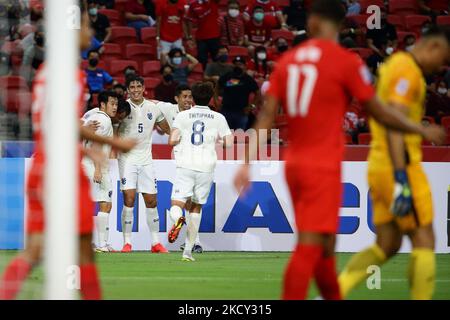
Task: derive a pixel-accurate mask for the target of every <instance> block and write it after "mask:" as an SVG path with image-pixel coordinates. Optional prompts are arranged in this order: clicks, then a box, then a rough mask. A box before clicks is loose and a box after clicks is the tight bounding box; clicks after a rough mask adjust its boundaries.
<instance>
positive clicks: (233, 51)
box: [228, 46, 249, 59]
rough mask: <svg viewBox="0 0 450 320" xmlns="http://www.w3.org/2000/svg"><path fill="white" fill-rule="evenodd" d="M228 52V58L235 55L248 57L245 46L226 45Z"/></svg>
mask: <svg viewBox="0 0 450 320" xmlns="http://www.w3.org/2000/svg"><path fill="white" fill-rule="evenodd" d="M228 54H229V56H230V59H233V58H234V57H237V56H243V57H245V58H248V56H249V54H248V49H247V48H246V47H240V46H229V47H228Z"/></svg>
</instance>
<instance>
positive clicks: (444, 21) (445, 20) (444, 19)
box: [436, 16, 450, 25]
mask: <svg viewBox="0 0 450 320" xmlns="http://www.w3.org/2000/svg"><path fill="white" fill-rule="evenodd" d="M436 23H437V24H439V25H450V16H439V17H437V18H436Z"/></svg>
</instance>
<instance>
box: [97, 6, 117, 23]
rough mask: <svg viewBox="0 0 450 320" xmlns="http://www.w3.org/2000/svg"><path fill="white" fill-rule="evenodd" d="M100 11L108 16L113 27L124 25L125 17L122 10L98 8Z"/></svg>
mask: <svg viewBox="0 0 450 320" xmlns="http://www.w3.org/2000/svg"><path fill="white" fill-rule="evenodd" d="M98 13H101V14H104V15H105V16H107V17H108V19H109V23H110V25H111V27H113V26H123V19H122V14H121V12H120V11H117V10H114V9H101V10H98Z"/></svg>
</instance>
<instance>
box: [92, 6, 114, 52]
mask: <svg viewBox="0 0 450 320" xmlns="http://www.w3.org/2000/svg"><path fill="white" fill-rule="evenodd" d="M88 3H89V20H90V21H91V28H92V29H93V30H94V37H95V38H96V39H97V40H98V41H100V42H103V43H104V42H109V39H110V38H111V25H110V23H109V19H108V17H107V16H105V15H104V14H101V13H99V12H98V4H97V3H96V2H95V1H94V0H89V1H88Z"/></svg>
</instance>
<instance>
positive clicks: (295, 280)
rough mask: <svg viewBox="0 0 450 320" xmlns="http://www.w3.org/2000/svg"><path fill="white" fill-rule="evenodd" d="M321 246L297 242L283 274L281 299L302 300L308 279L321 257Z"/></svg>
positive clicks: (306, 289) (306, 290) (306, 291)
mask: <svg viewBox="0 0 450 320" xmlns="http://www.w3.org/2000/svg"><path fill="white" fill-rule="evenodd" d="M322 253H323V249H322V246H318V245H303V244H298V245H297V247H296V248H295V251H294V252H293V254H292V256H291V260H290V261H289V264H288V266H287V268H286V272H285V274H284V288H283V297H282V298H283V300H304V299H306V296H307V294H308V287H309V280H310V279H311V278H312V277H313V275H314V271H315V268H316V265H317V263H318V261H319V260H320V258H321V257H322Z"/></svg>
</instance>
